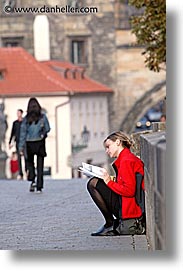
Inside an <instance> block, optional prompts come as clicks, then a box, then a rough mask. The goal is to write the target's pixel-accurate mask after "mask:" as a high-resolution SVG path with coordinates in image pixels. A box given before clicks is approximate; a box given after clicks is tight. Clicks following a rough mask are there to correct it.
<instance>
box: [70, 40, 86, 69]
mask: <svg viewBox="0 0 183 275" xmlns="http://www.w3.org/2000/svg"><path fill="white" fill-rule="evenodd" d="M71 62H72V63H74V64H86V63H87V58H86V41H85V40H77V39H76V40H75V39H73V40H72V41H71Z"/></svg>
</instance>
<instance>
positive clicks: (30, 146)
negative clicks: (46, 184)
mask: <svg viewBox="0 0 183 275" xmlns="http://www.w3.org/2000/svg"><path fill="white" fill-rule="evenodd" d="M26 145H27V169H28V180H29V181H32V182H33V181H35V177H36V172H35V165H34V156H35V155H36V156H37V190H41V189H42V188H43V168H44V157H45V156H46V151H45V140H41V141H30V142H27V143H26Z"/></svg>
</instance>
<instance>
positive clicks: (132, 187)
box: [87, 131, 145, 236]
mask: <svg viewBox="0 0 183 275" xmlns="http://www.w3.org/2000/svg"><path fill="white" fill-rule="evenodd" d="M131 145H132V144H131V141H130V139H129V138H128V137H127V136H126V135H125V134H124V133H123V132H121V131H119V132H115V133H112V134H110V135H109V136H108V137H107V138H106V139H105V140H104V147H105V149H106V153H107V154H108V155H109V157H111V158H116V160H115V161H114V163H113V168H114V170H115V172H116V180H115V181H114V180H112V179H111V177H110V175H109V174H108V172H107V170H106V169H104V168H102V169H101V171H102V172H103V179H99V178H96V177H94V178H92V179H90V180H89V182H88V185H87V188H88V191H89V193H90V195H91V197H92V199H93V201H94V202H95V204H96V205H97V207H98V208H99V210H100V211H101V213H102V215H103V216H104V219H105V224H104V225H103V226H102V227H100V228H99V229H98V230H97V231H96V232H94V233H92V234H91V235H92V236H107V235H116V234H125V235H126V234H132V235H133V234H142V233H144V231H145V229H144V228H143V226H142V223H141V220H142V216H143V210H142V209H141V207H140V205H139V204H138V203H137V175H140V176H141V188H142V190H143V189H144V181H143V177H144V165H143V162H142V161H141V160H140V159H139V158H138V157H136V156H135V155H134V154H133V153H131V151H130V147H131ZM114 217H115V218H114Z"/></svg>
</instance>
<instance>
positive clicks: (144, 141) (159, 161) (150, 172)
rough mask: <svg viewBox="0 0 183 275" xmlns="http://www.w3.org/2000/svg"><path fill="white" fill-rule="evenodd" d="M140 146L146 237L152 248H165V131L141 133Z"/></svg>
mask: <svg viewBox="0 0 183 275" xmlns="http://www.w3.org/2000/svg"><path fill="white" fill-rule="evenodd" d="M155 128H156V127H155ZM140 146H141V159H142V161H143V162H144V165H145V190H146V192H145V199H146V219H147V238H148V241H149V244H150V248H151V249H152V250H165V249H166V219H165V215H166V212H165V186H166V177H165V155H166V132H165V131H159V132H152V133H148V134H142V135H141V136H140Z"/></svg>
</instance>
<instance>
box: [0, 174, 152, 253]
mask: <svg viewBox="0 0 183 275" xmlns="http://www.w3.org/2000/svg"><path fill="white" fill-rule="evenodd" d="M28 190H29V183H28V182H27V181H16V180H0V249H2V250H90V251H91V250H120V251H133V250H141V251H147V250H148V245H147V241H146V236H144V235H143V236H134V237H132V236H110V237H92V236H91V235H90V234H91V232H93V231H95V230H96V229H97V228H98V227H99V226H101V224H102V223H103V222H104V221H103V218H102V216H101V214H100V212H99V211H98V209H97V207H96V206H95V205H94V203H93V202H92V200H91V198H90V196H89V194H88V192H87V190H86V180H84V179H73V180H51V179H46V180H45V184H44V190H43V193H42V194H36V193H30V192H29V191H28Z"/></svg>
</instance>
